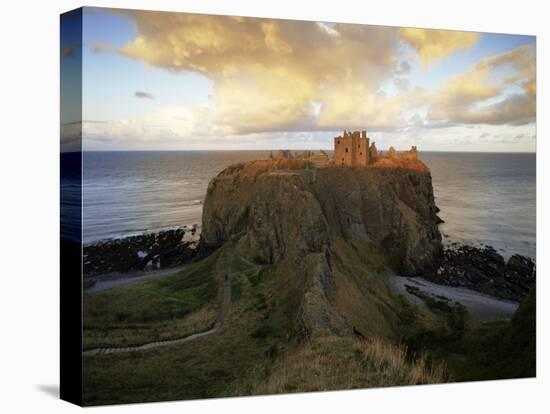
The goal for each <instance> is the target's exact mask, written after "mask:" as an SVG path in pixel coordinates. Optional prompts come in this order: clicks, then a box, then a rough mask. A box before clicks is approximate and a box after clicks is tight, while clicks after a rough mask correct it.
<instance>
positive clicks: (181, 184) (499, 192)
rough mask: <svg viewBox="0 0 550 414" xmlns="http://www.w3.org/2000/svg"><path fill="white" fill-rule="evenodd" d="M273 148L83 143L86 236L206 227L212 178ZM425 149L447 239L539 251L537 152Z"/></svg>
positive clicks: (90, 239)
mask: <svg viewBox="0 0 550 414" xmlns="http://www.w3.org/2000/svg"><path fill="white" fill-rule="evenodd" d="M292 151H305V150H292ZM271 152H273V153H275V152H276V151H275V150H184V151H182V150H174V151H172V150H163V151H158V150H157V151H84V152H83V153H82V154H83V155H82V157H83V166H82V171H83V186H82V197H83V214H82V221H83V239H82V240H83V243H84V244H93V243H96V242H99V241H101V240H106V239H115V238H124V237H128V236H132V235H138V234H143V233H150V232H158V231H162V230H167V229H172V228H178V227H184V226H193V225H195V226H197V227H198V230H199V232H200V224H201V216H202V202H203V201H204V197H205V195H206V188H207V186H208V182H209V181H210V180H211V179H212V178H213V177H215V176H216V175H217V174H218V173H219V172H221V171H222V170H223V169H224V168H226V167H228V166H229V165H231V164H235V163H238V162H245V161H251V160H254V159H266V158H268V157H269V155H270V153H271ZM326 152H327V153H331V152H332V151H330V150H326ZM419 157H420V159H421V160H422V161H424V162H425V163H426V164H427V165H428V167H429V168H430V170H431V174H432V179H433V186H434V195H435V199H436V204H437V205H438V207H439V208H440V209H441V212H440V213H439V215H440V217H441V218H442V219H443V220H444V221H445V223H443V224H441V225H440V230H441V233H442V235H443V238H444V242H445V243H446V244H451V243H454V242H457V243H464V244H472V245H481V244H484V245H490V246H493V247H495V248H496V249H497V250H498V251H499V252H500V253H501V254H503V255H504V256H510V255H512V254H515V253H518V254H522V255H525V256H529V257H532V258H535V256H536V221H535V220H536V154H535V153H526V152H521V153H520V152H515V153H507V152H464V151H461V152H450V151H421V152H419Z"/></svg>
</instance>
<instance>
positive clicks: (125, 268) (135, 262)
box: [83, 226, 199, 278]
mask: <svg viewBox="0 0 550 414" xmlns="http://www.w3.org/2000/svg"><path fill="white" fill-rule="evenodd" d="M198 256H199V248H198V237H197V227H196V226H193V227H191V228H187V227H185V228H177V229H173V230H165V231H160V232H158V233H148V234H141V235H137V236H129V237H125V238H121V239H110V240H105V241H101V242H98V243H95V244H91V245H87V246H84V248H83V261H84V277H85V278H89V277H93V276H98V275H104V274H109V273H127V272H130V271H136V270H147V269H149V270H155V269H164V268H168V267H174V266H178V265H181V264H184V263H187V262H189V261H191V260H194V259H195V258H197V257H198Z"/></svg>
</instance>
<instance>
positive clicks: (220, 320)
mask: <svg viewBox="0 0 550 414" xmlns="http://www.w3.org/2000/svg"><path fill="white" fill-rule="evenodd" d="M234 255H235V252H231V253H230V254H229V255H226V256H225V257H224V266H223V267H224V274H223V299H222V306H221V309H220V313H219V315H218V317H217V318H216V320H215V321H214V323H213V324H212V325H211V327H210V328H209V329H208V330H206V331H202V332H197V333H194V334H190V335H185V336H181V337H175V338H168V339H164V340H160V341H151V342H146V343H143V344H139V345H129V346H121V347H114V346H113V347H101V348H91V349H86V350H84V351H83V352H82V354H83V355H84V356H88V355H97V354H116V353H124V352H134V351H145V350H148V349H153V348H158V347H161V346H168V345H176V344H182V343H185V342H189V341H192V340H194V339H197V338H202V337H204V336H207V335H211V334H213V333H214V332H216V331H217V330H218V329H220V328H221V327H222V326H223V324H224V322H225V318H226V317H227V315H228V314H229V311H230V309H231V278H232V277H234V276H237V275H239V274H242V273H246V272H250V271H252V270H257V269H258V268H259V267H260V266H259V265H256V264H254V263H252V262H250V261H248V260H246V259H245V258H244V257H241V256H239V258H240V259H241V260H242V261H243V262H245V263H247V264H248V265H250V268H247V269H244V270H241V271H238V272H230V265H229V264H230V262H231V259H232V258H233V257H234ZM170 274H171V273H170ZM164 276H168V274H164ZM134 279H135V278H134Z"/></svg>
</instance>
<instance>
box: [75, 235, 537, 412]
mask: <svg viewBox="0 0 550 414" xmlns="http://www.w3.org/2000/svg"><path fill="white" fill-rule="evenodd" d="M230 248H232V247H229V246H226V248H225V252H224V250H223V249H221V250H220V251H218V252H216V253H214V254H213V255H211V256H209V257H208V258H207V259H205V260H203V261H201V262H199V263H196V264H194V265H193V266H191V267H190V268H189V269H187V270H186V271H185V272H183V273H181V274H178V275H174V276H171V277H167V278H165V279H162V280H160V279H159V280H156V281H147V282H144V283H143V284H140V285H132V286H123V287H118V288H115V289H111V290H109V291H105V292H103V293H98V294H94V295H87V296H86V305H85V306H86V308H85V323H86V326H87V328H88V329H87V330H86V333H85V335H86V339H87V343H88V344H90V343H96V344H100V343H106V342H107V343H109V344H112V343H113V342H112V341H114V342H120V343H124V341H127V342H128V341H137V342H146V341H148V340H150V339H156V337H157V336H158V335H161V336H166V337H170V336H174V335H181V334H182V333H185V332H189V333H191V332H193V331H197V330H204V329H205V328H206V327H207V326H208V325H209V324H210V323H211V322H212V321H213V320H214V319H215V316H216V314H217V311H218V309H219V304H220V303H221V298H222V284H223V282H222V281H223V273H224V271H225V269H226V266H228V267H229V270H230V271H231V272H232V273H233V274H234V276H233V277H232V280H231V284H232V290H231V293H232V304H231V311H230V312H229V315H228V316H227V317H226V320H225V325H224V326H223V328H222V329H220V330H218V331H217V332H215V333H214V334H212V335H210V336H207V337H203V338H200V339H197V340H194V341H191V342H188V343H183V344H179V345H173V346H167V347H161V348H156V349H153V350H149V351H143V352H131V353H125V354H109V355H95V356H86V357H85V359H84V386H85V387H84V388H85V395H84V401H85V403H86V404H89V405H94V404H105V403H124V402H135V401H155V400H173V399H193V398H208V397H223V396H235V395H250V394H264V393H279V392H300V391H314V390H328V389H347V388H360V387H361V388H362V387H377V386H388V385H398V384H416V383H433V382H440V381H442V380H449V376H450V377H451V378H450V379H451V380H463V379H483V378H500V377H502V376H508V377H510V376H522V375H518V372H520V370H521V367H520V366H521V365H525V361H524V360H521V358H514V355H516V356H517V353H513V352H512V353H511V354H510V352H509V350H510V349H514V347H517V346H518V335H520V336H521V335H524V336H525V334H526V332H525V327H526V326H530V325H529V323H527V322H526V320H527V321H530V320H531V319H530V318H531V317H530V316H529V315H530V313H529V312H526V314H527V316H525V315H524V316H519V317H518V321H517V322H516V331H515V332H514V334H513V335H512V334H511V331H510V324H506V323H504V324H502V323H500V324H498V323H493V324H484V325H479V324H474V323H472V322H471V321H469V320H468V318H467V316H466V315H463V314H462V313H458V314H457V313H456V312H447V313H441V312H439V313H438V314H435V313H433V312H430V310H429V309H428V308H427V307H425V306H416V305H411V304H409V303H407V302H406V301H405V300H404V299H403V298H402V297H396V296H395V295H393V294H391V293H390V292H389V291H388V290H387V289H386V288H385V286H384V285H383V282H382V280H381V279H380V278H379V277H378V276H375V275H376V274H378V273H380V272H381V271H383V263H382V261H381V258H379V257H377V256H376V254H374V252H373V254H371V255H369V259H368V260H367V261H361V262H358V261H356V260H354V259H353V258H354V257H357V256H358V255H354V249H361V250H363V249H365V248H367V246H360V245H354V244H353V243H351V245H346V244H344V243H342V244H340V243H335V244H334V245H333V246H332V249H333V252H334V255H333V257H332V263H331V265H332V267H333V272H334V274H335V292H336V293H335V297H334V298H333V300H334V301H335V303H336V304H337V306H338V308H339V309H341V310H342V312H343V313H344V314H345V316H346V318H347V319H348V320H349V321H350V323H352V324H353V326H354V327H355V328H356V329H357V331H359V332H360V333H361V334H363V335H364V336H366V337H368V338H370V339H369V340H368V341H362V340H359V339H357V338H339V337H334V336H332V337H323V338H314V339H312V340H310V341H306V342H302V343H299V342H297V340H296V337H297V336H296V332H295V328H296V311H297V309H298V307H299V305H300V297H301V296H300V292H301V289H302V286H301V282H300V281H299V279H298V278H297V277H296V276H297V275H296V274H295V268H293V267H292V266H291V265H290V264H288V263H282V264H281V265H280V266H279V267H278V268H275V267H273V266H263V267H261V268H260V267H258V268H254V269H251V267H250V265H249V264H248V263H246V262H245V261H243V260H241V259H239V257H238V254H237V255H236V256H234V257H232V258H231V260H228V259H227V252H228V251H229V249H230ZM363 251H364V250H363ZM247 269H251V270H249V271H247ZM243 271H244V272H243ZM237 272H239V273H237ZM167 298H176V299H178V301H174V300H172V299H167ZM174 304H177V305H178V306H174ZM180 305H181V306H180ZM117 312H123V315H120V316H118V317H117ZM143 315H146V316H147V319H146V322H143V321H141V318H142V317H143ZM201 315H202V316H201ZM136 327H137V328H136ZM527 333H529V332H527ZM503 338H507V339H506V341H504V340H503ZM94 341H95V342H94ZM396 344H401V345H396ZM499 344H504V345H505V346H504V345H502V346H500V348H498V349H499V351H498V352H496V353H495V354H494V355H492V356H491V358H493V359H490V360H487V355H489V354H490V351H492V352H495V351H494V350H495V349H496V347H498V345H499ZM405 346H407V347H408V350H407V348H405ZM530 346H531V345H529V344H527V345H525V344H524V345H523V348H522V349H524V350H525V352H526V353H529V352H531V348H529V347H530ZM507 352H508V354H507ZM529 355H532V354H529ZM529 355H528V356H526V357H525V358H526V359H529ZM480 361H490V363H491V364H492V365H491V366H490V367H489V369H488V370H487V369H485V371H483V370H482V371H483V372H482V371H480V368H479V367H480V366H482V367H483V366H484V367H487V366H488V364H487V363H486V364H480ZM443 365H447V366H448V368H449V369H448V373H445V372H444V370H443V369H442V368H441V367H442V366H443ZM531 371H532V370H530V369H526V370H525V369H524V373H527V374H529V373H530V372H531ZM448 374H449V375H448Z"/></svg>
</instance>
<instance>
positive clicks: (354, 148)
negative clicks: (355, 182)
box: [334, 131, 369, 167]
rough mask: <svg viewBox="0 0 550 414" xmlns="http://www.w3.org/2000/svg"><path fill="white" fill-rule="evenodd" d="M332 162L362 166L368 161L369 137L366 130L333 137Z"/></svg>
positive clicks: (349, 165)
mask: <svg viewBox="0 0 550 414" xmlns="http://www.w3.org/2000/svg"><path fill="white" fill-rule="evenodd" d="M334 162H335V164H336V165H341V166H345V167H364V166H366V165H367V164H368V163H369V138H367V133H366V131H362V133H361V135H360V133H359V131H355V132H353V133H348V132H345V131H344V135H343V136H338V137H336V138H334Z"/></svg>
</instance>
